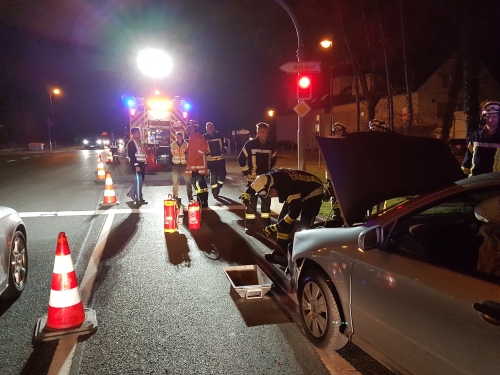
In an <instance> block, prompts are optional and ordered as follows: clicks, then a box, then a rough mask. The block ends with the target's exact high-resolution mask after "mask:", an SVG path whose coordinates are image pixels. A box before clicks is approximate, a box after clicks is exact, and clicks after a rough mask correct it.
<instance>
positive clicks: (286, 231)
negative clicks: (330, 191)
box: [276, 195, 323, 254]
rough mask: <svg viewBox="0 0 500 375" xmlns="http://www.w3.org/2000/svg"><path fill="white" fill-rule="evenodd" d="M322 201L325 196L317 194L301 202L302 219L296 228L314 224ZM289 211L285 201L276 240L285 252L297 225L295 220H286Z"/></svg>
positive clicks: (304, 227) (279, 218) (308, 226)
mask: <svg viewBox="0 0 500 375" xmlns="http://www.w3.org/2000/svg"><path fill="white" fill-rule="evenodd" d="M322 202H323V196H322V195H317V196H315V197H312V198H309V199H307V200H306V201H304V202H302V203H301V204H300V205H301V207H300V219H299V224H298V226H297V227H296V229H298V230H300V229H309V228H311V227H312V226H313V224H314V220H315V219H316V216H318V213H319V210H320V209H321V204H322ZM289 212H290V209H289V205H288V203H287V202H285V203H284V204H283V208H282V209H281V212H280V214H279V217H278V223H279V226H278V232H277V233H276V239H277V241H276V242H277V243H278V245H279V246H280V247H281V249H282V250H283V251H284V252H285V254H286V251H287V249H288V245H289V244H290V241H291V239H292V232H293V229H294V227H295V223H294V222H292V223H287V222H286V221H285V220H283V219H284V218H285V216H286V215H288V214H289Z"/></svg>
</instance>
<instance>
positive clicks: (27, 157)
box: [21, 156, 30, 160]
mask: <svg viewBox="0 0 500 375" xmlns="http://www.w3.org/2000/svg"><path fill="white" fill-rule="evenodd" d="M29 158H30V157H29V156H26V157H24V158H21V159H23V160H24V159H29Z"/></svg>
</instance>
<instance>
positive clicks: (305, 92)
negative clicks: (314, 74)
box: [297, 76, 312, 100]
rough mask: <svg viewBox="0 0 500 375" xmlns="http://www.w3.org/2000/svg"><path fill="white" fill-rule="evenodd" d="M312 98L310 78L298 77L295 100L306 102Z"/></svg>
mask: <svg viewBox="0 0 500 375" xmlns="http://www.w3.org/2000/svg"><path fill="white" fill-rule="evenodd" d="M311 98H312V85H311V77H310V76H299V77H298V79H297V99H299V100H308V99H311Z"/></svg>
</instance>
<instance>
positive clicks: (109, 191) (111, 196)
mask: <svg viewBox="0 0 500 375" xmlns="http://www.w3.org/2000/svg"><path fill="white" fill-rule="evenodd" d="M116 204H120V201H117V200H116V194H115V188H114V186H113V180H112V179H111V172H110V171H107V172H106V183H105V184H104V198H103V201H102V202H101V203H100V204H99V205H100V206H114V205H116Z"/></svg>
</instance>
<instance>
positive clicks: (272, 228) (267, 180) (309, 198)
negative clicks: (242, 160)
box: [247, 168, 329, 265]
mask: <svg viewBox="0 0 500 375" xmlns="http://www.w3.org/2000/svg"><path fill="white" fill-rule="evenodd" d="M253 191H255V193H254V194H256V195H258V196H259V197H264V198H274V197H278V199H279V201H280V203H283V208H282V209H281V212H280V214H279V217H278V223H277V224H272V225H269V226H267V227H265V229H264V232H265V234H266V235H267V236H271V235H273V234H274V233H276V238H277V243H278V245H279V246H280V248H281V250H282V252H281V253H280V252H277V251H276V250H275V251H273V253H272V254H266V260H268V261H269V262H271V263H280V262H279V261H278V259H276V256H278V257H286V256H287V249H288V244H289V243H290V235H291V233H292V230H293V228H294V223H295V222H296V221H297V219H298V218H299V216H300V221H299V223H300V225H299V228H300V229H307V228H310V227H311V226H312V225H313V224H314V219H315V218H316V216H317V215H318V213H319V210H320V208H321V203H322V201H323V200H326V199H328V198H329V197H326V196H325V194H326V193H327V191H326V190H325V187H324V186H323V182H322V181H321V180H320V179H319V178H318V177H316V176H315V175H312V174H310V173H308V172H304V171H300V170H296V169H291V168H277V169H274V170H272V171H270V172H268V173H266V174H265V175H260V176H257V178H256V179H255V181H254V182H253V183H252V185H251V186H250V187H249V188H248V189H247V193H249V194H251V193H252V192H253ZM285 265H286V264H285Z"/></svg>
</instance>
